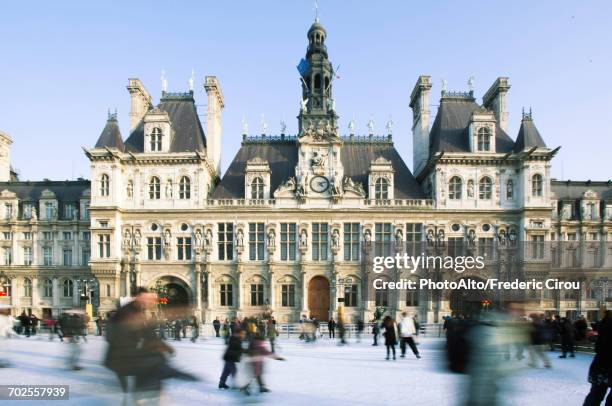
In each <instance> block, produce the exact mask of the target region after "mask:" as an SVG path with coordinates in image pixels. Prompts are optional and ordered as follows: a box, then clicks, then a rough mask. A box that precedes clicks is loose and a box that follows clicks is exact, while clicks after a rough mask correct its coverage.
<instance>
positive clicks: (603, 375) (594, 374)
mask: <svg viewBox="0 0 612 406" xmlns="http://www.w3.org/2000/svg"><path fill="white" fill-rule="evenodd" d="M597 332H598V335H597V341H596V342H595V357H593V361H592V362H591V366H590V367H589V383H590V384H591V391H590V392H589V394H588V395H587V397H586V399H585V400H584V406H596V405H600V404H601V402H602V401H603V400H604V398H605V397H606V393H608V390H609V389H610V388H612V310H608V311H606V314H605V316H604V318H603V319H602V320H601V321H600V322H599V324H598V326H597ZM610 405H612V392H611V393H608V396H607V399H606V406H610Z"/></svg>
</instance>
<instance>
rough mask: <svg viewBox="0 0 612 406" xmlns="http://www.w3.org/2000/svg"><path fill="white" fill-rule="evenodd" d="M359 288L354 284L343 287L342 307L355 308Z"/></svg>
mask: <svg viewBox="0 0 612 406" xmlns="http://www.w3.org/2000/svg"><path fill="white" fill-rule="evenodd" d="M358 291H359V286H358V285H356V284H351V285H347V286H345V287H344V307H357V297H358V294H357V293H358Z"/></svg>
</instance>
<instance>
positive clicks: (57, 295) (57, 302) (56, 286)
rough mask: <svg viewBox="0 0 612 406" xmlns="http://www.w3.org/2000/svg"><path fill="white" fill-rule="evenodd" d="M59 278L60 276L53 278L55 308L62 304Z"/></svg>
mask: <svg viewBox="0 0 612 406" xmlns="http://www.w3.org/2000/svg"><path fill="white" fill-rule="evenodd" d="M58 282H59V279H58V278H53V279H52V283H53V307H54V308H55V310H57V309H58V308H59V305H60V291H59V284H58Z"/></svg>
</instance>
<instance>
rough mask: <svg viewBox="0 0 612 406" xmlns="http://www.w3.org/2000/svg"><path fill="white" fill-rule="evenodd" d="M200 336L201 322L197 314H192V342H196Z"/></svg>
mask: <svg viewBox="0 0 612 406" xmlns="http://www.w3.org/2000/svg"><path fill="white" fill-rule="evenodd" d="M199 336H200V324H199V323H198V319H197V318H196V316H191V342H192V343H195V342H196V340H197V339H198V337H199Z"/></svg>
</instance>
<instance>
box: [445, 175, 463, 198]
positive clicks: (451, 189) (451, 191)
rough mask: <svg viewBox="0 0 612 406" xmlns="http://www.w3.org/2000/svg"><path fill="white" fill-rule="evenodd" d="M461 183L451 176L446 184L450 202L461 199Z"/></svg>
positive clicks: (459, 179) (457, 178)
mask: <svg viewBox="0 0 612 406" xmlns="http://www.w3.org/2000/svg"><path fill="white" fill-rule="evenodd" d="M461 188H462V182H461V178H460V177H459V176H453V177H452V178H451V180H450V182H448V198H449V199H451V200H460V199H461Z"/></svg>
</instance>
